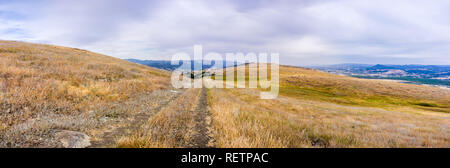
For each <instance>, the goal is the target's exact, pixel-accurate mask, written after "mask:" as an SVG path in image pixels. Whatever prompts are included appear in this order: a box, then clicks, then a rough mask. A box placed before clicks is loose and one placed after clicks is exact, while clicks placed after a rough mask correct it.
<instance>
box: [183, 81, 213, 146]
mask: <svg viewBox="0 0 450 168" xmlns="http://www.w3.org/2000/svg"><path fill="white" fill-rule="evenodd" d="M207 94H208V93H207V89H206V88H203V89H202V91H201V93H200V97H199V99H198V103H197V106H196V108H195V111H194V120H195V123H196V125H195V127H194V129H195V130H194V132H196V134H194V135H193V136H192V139H191V142H189V144H188V147H191V148H213V147H215V140H214V138H213V132H212V129H211V125H212V117H211V114H210V112H209V110H208V95H207Z"/></svg>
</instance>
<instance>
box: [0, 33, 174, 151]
mask: <svg viewBox="0 0 450 168" xmlns="http://www.w3.org/2000/svg"><path fill="white" fill-rule="evenodd" d="M169 75H170V73H168V72H165V71H162V70H157V69H153V68H149V67H146V66H142V65H137V64H134V63H130V62H127V61H123V60H121V59H117V58H112V57H109V56H105V55H101V54H96V53H92V52H88V51H84V50H80V49H74V48H66V47H59V46H51V45H40V44H29V43H22V42H11V41H0V147H52V145H53V144H54V143H53V142H52V134H53V133H54V130H67V129H68V130H75V131H84V132H88V133H89V134H91V135H92V134H94V132H92V133H91V132H90V131H94V130H96V129H100V130H101V128H103V127H105V126H106V125H110V123H115V122H113V120H118V121H119V120H120V119H126V118H127V115H132V114H133V113H134V112H135V110H136V109H135V108H136V107H137V106H140V105H135V106H130V104H132V102H133V101H134V100H135V99H137V97H139V96H140V95H142V94H143V93H149V92H153V91H154V90H160V89H166V88H167V86H169V83H170V80H169V79H168V77H169ZM94 137H95V136H94Z"/></svg>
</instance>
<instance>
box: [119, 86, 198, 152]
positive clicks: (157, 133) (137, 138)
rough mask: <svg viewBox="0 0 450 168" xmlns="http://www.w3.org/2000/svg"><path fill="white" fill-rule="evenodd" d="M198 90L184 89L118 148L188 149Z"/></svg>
mask: <svg viewBox="0 0 450 168" xmlns="http://www.w3.org/2000/svg"><path fill="white" fill-rule="evenodd" d="M200 90H201V89H188V90H187V91H185V92H184V93H183V94H182V95H181V96H179V97H178V98H177V99H176V100H174V102H172V103H171V104H169V105H168V106H167V107H165V108H163V109H162V110H161V111H160V112H159V113H158V114H157V115H155V116H154V117H152V118H151V119H150V120H149V121H148V122H147V123H146V124H144V125H143V126H142V127H141V128H140V129H139V130H138V131H137V132H136V133H135V134H132V135H131V136H124V137H121V138H120V139H119V141H118V144H117V147H119V148H181V147H189V146H192V145H193V144H190V143H191V142H192V141H193V140H192V138H193V137H194V134H196V133H197V132H195V128H194V127H195V125H196V122H195V119H194V117H195V115H196V114H195V111H194V110H195V108H196V105H197V104H198V97H199V94H200Z"/></svg>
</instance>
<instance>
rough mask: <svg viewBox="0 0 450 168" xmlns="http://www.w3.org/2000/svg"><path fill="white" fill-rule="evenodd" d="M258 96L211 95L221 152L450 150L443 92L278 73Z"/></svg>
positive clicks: (449, 97) (449, 95) (306, 72)
mask: <svg viewBox="0 0 450 168" xmlns="http://www.w3.org/2000/svg"><path fill="white" fill-rule="evenodd" d="M242 69H243V68H242V67H241V70H242ZM228 70H230V69H228ZM249 79H251V80H254V79H255V77H253V78H252V77H250V78H247V79H246V80H249ZM259 91H260V90H259V89H253V90H252V89H211V90H210V91H209V94H208V95H209V102H210V107H211V114H212V118H213V121H214V122H213V126H214V128H215V130H216V134H215V138H216V141H217V146H218V147H450V138H449V137H450V113H449V112H450V91H448V90H444V89H439V88H433V87H427V86H418V85H411V84H401V83H395V82H388V81H376V80H365V79H357V78H351V77H345V76H338V75H333V74H328V73H324V72H320V71H316V70H311V69H303V68H297V67H288V66H281V67H280V96H279V97H278V98H277V99H275V100H261V99H259Z"/></svg>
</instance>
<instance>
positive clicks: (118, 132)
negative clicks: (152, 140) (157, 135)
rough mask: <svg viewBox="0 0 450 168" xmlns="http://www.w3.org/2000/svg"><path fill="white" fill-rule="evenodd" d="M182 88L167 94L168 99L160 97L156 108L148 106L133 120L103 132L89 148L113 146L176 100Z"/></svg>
mask: <svg viewBox="0 0 450 168" xmlns="http://www.w3.org/2000/svg"><path fill="white" fill-rule="evenodd" d="M166 92H168V93H169V92H172V93H174V92H173V91H172V90H167V91H166ZM180 92H182V91H181V90H178V91H176V93H174V94H166V96H167V99H159V100H160V101H161V103H159V104H158V105H157V106H156V107H155V108H146V109H147V110H145V111H142V112H141V113H139V114H137V115H134V116H133V118H132V119H131V120H128V122H127V123H126V124H124V126H120V127H117V128H115V129H113V130H110V131H107V132H105V133H104V134H103V137H102V138H101V140H99V141H94V142H91V144H92V145H91V146H89V148H103V147H112V145H114V144H115V143H116V140H117V139H118V138H120V137H121V136H126V135H130V134H132V133H133V132H135V131H136V130H138V129H139V128H140V127H141V126H142V125H143V124H144V123H145V122H146V121H148V119H149V118H150V117H152V116H153V115H155V114H157V113H158V112H159V111H161V109H163V108H164V107H166V106H167V105H169V104H170V103H171V102H172V101H173V100H175V99H176V98H177V97H178V96H180V95H181V93H180Z"/></svg>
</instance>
